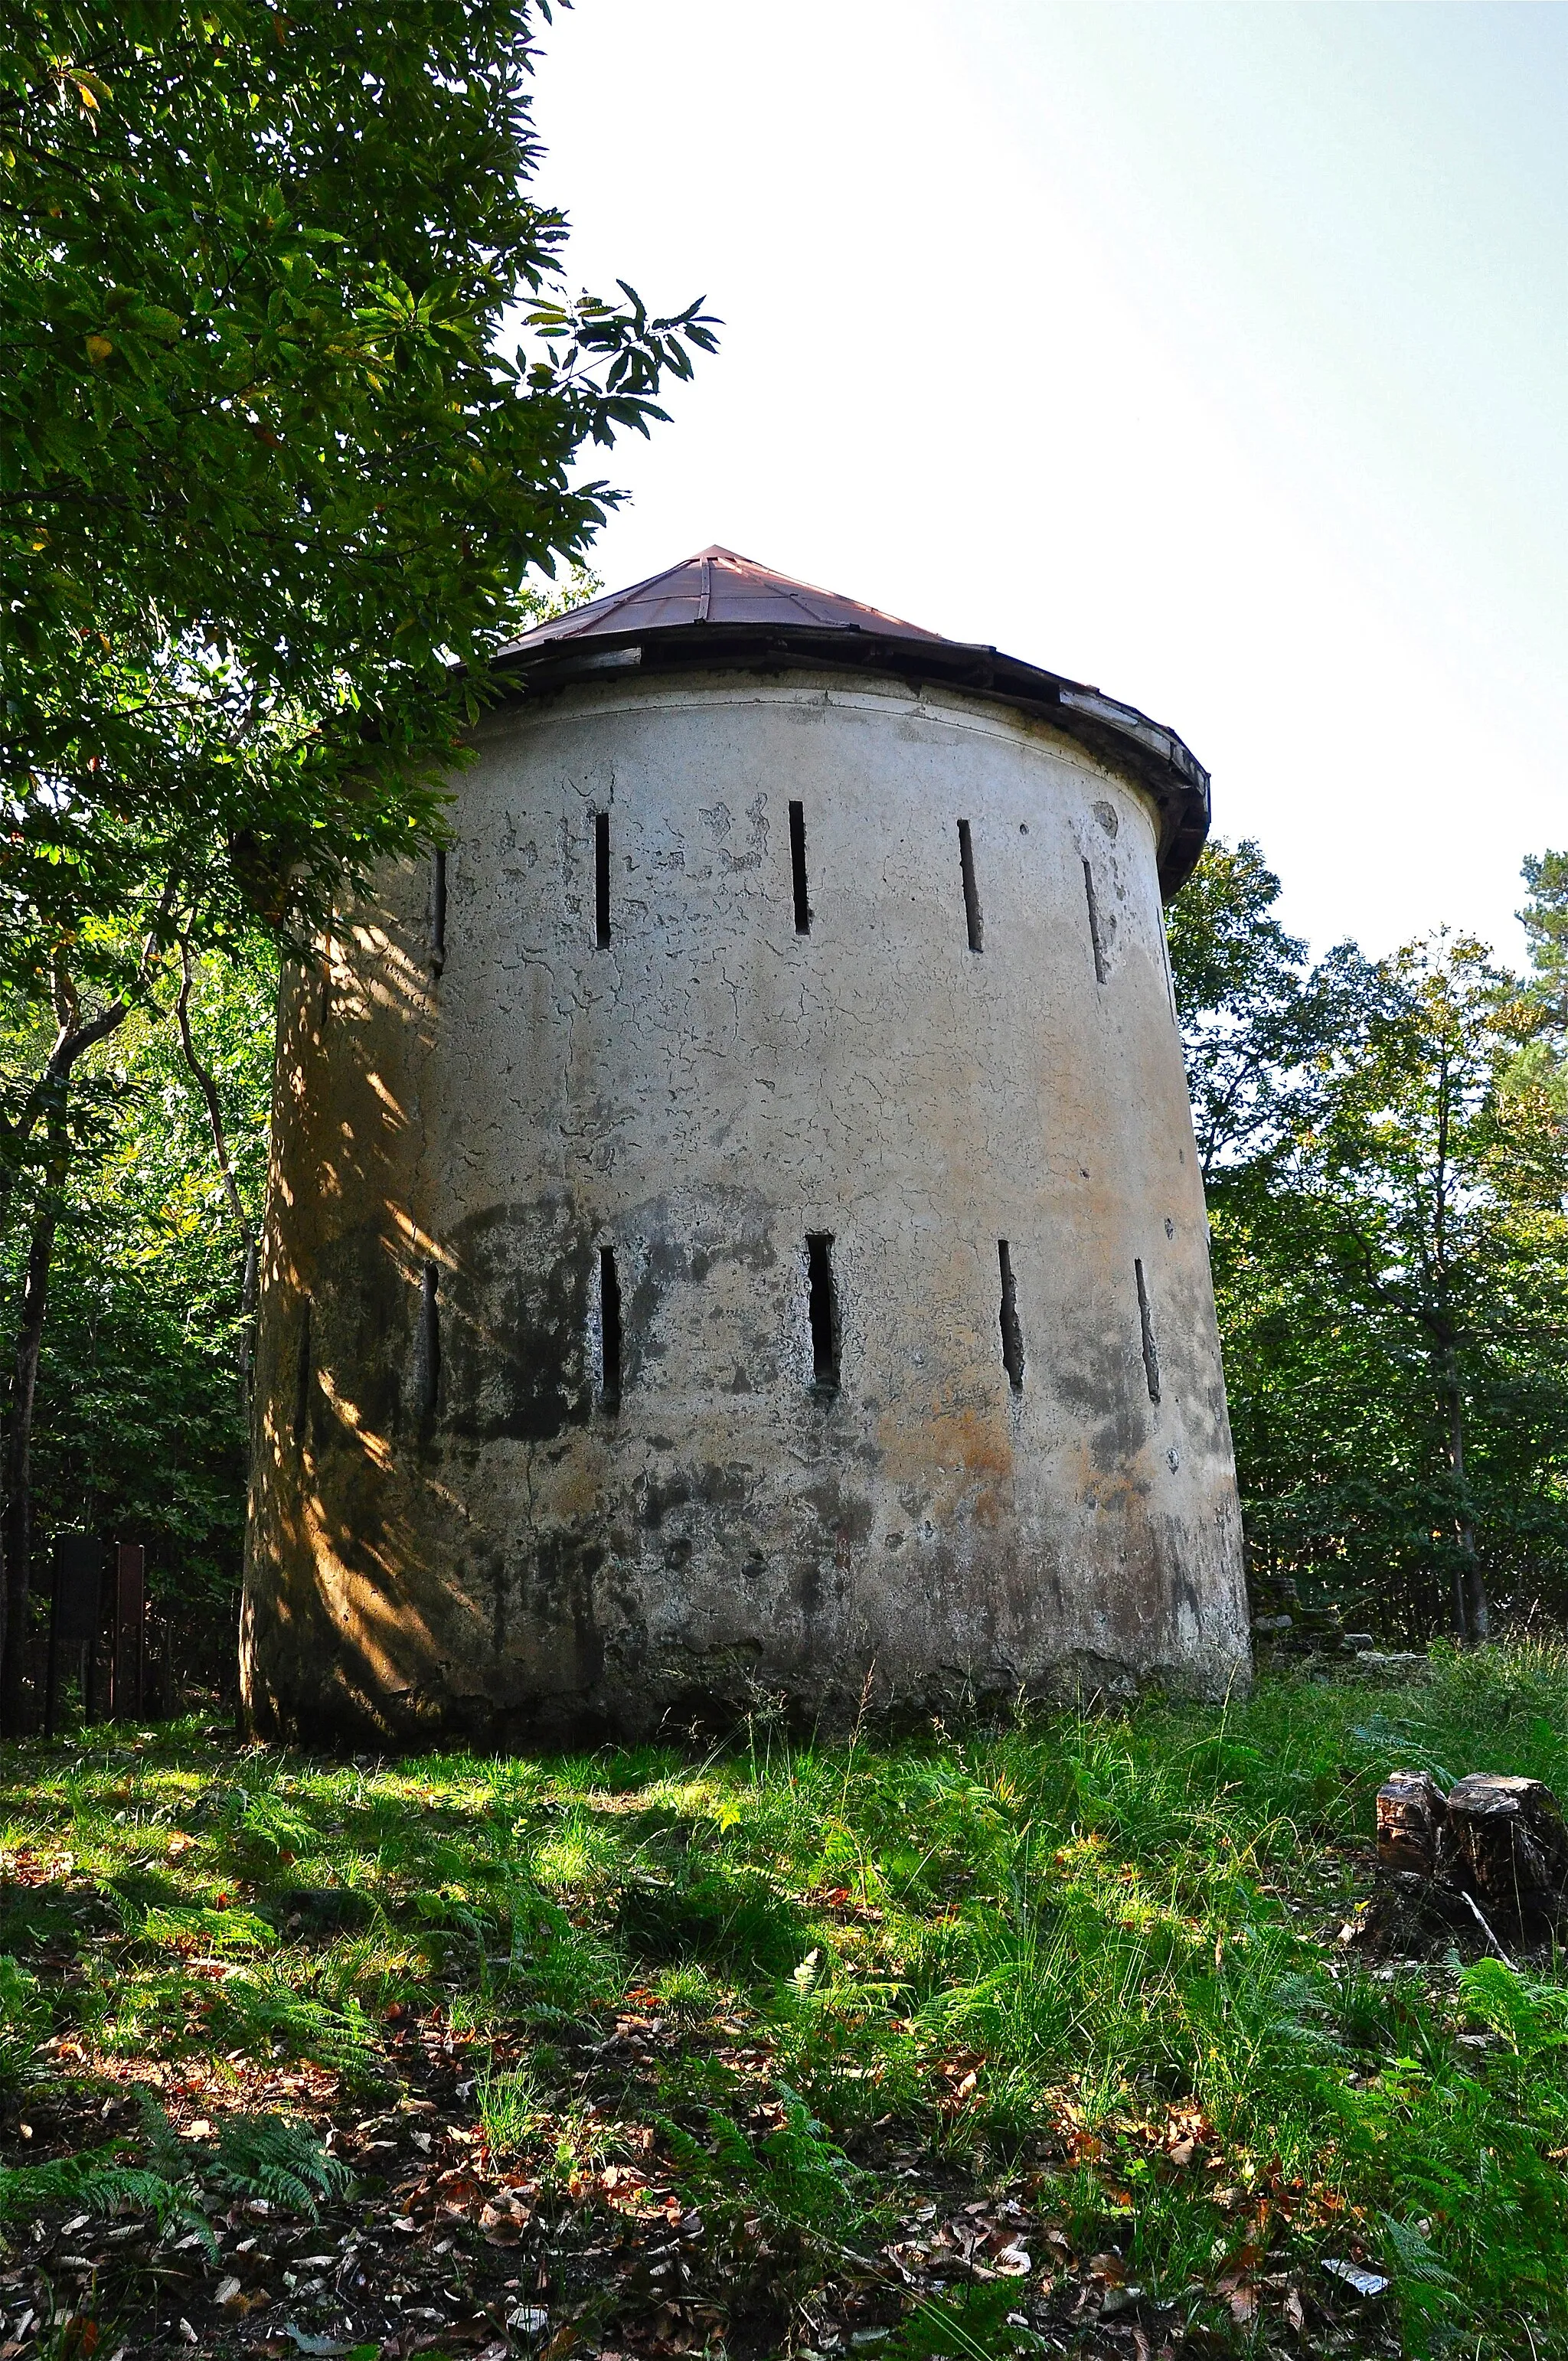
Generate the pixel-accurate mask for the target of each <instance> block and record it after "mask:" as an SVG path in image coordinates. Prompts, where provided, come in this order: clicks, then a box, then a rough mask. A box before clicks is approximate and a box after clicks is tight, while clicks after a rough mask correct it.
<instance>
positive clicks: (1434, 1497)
mask: <svg viewBox="0 0 1568 2361" xmlns="http://www.w3.org/2000/svg"><path fill="white" fill-rule="evenodd" d="M1527 886H1528V889H1529V898H1528V900H1527V902H1526V904H1525V910H1524V917H1525V923H1526V928H1527V932H1528V934H1529V937H1530V941H1531V944H1532V946H1533V950H1534V960H1533V965H1532V972H1530V974H1528V975H1519V974H1516V973H1511V972H1509V971H1508V969H1506V968H1505V967H1503V966H1501V965H1500V964H1499V963H1498V962H1497V961H1495V960H1494V959H1493V958H1492V957H1491V955H1490V954H1489V953H1488V951H1487V950H1486V947H1485V946H1484V945H1482V944H1479V943H1476V942H1474V941H1471V940H1466V939H1456V938H1453V937H1449V936H1445V935H1442V934H1438V935H1435V936H1433V937H1431V939H1427V940H1425V941H1423V942H1418V943H1414V944H1411V945H1409V947H1407V948H1406V949H1404V950H1400V951H1398V952H1397V953H1396V954H1394V955H1393V956H1392V957H1389V958H1387V959H1383V960H1371V959H1367V958H1365V957H1364V956H1363V954H1362V953H1361V952H1360V951H1359V950H1357V949H1356V947H1355V946H1354V944H1353V943H1345V944H1342V945H1340V946H1338V947H1337V948H1336V949H1334V950H1332V951H1331V952H1330V953H1329V954H1328V956H1327V957H1325V958H1323V959H1321V960H1320V961H1316V962H1313V961H1310V960H1309V959H1308V957H1307V954H1306V951H1305V949H1304V947H1303V946H1302V945H1301V944H1300V943H1299V941H1297V940H1295V939H1292V938H1291V937H1290V936H1288V934H1287V933H1286V932H1285V931H1284V929H1283V928H1282V927H1281V926H1280V924H1279V922H1278V920H1277V917H1276V916H1275V915H1274V905H1275V903H1276V900H1277V895H1278V892H1279V887H1278V884H1277V879H1276V878H1275V877H1274V876H1273V875H1272V873H1270V871H1269V870H1268V868H1267V865H1266V862H1265V860H1264V858H1263V855H1262V853H1261V851H1259V849H1258V847H1257V846H1256V845H1255V844H1251V843H1242V844H1239V845H1230V844H1227V843H1225V842H1223V840H1215V841H1214V842H1213V843H1212V844H1211V846H1210V848H1209V850H1208V851H1207V853H1206V854H1205V856H1204V860H1203V862H1202V864H1201V867H1200V869H1199V871H1198V873H1197V875H1196V876H1195V878H1194V879H1193V881H1192V882H1191V884H1190V885H1189V886H1188V887H1187V888H1186V890H1185V891H1184V893H1183V894H1182V895H1181V896H1180V898H1179V900H1178V901H1177V902H1176V904H1175V905H1174V906H1172V908H1171V910H1170V912H1169V914H1168V917H1169V929H1170V940H1171V950H1172V959H1173V965H1174V967H1175V971H1176V974H1177V980H1178V994H1179V1004H1180V1007H1181V1011H1182V1017H1183V1027H1184V1036H1185V1040H1186V1046H1187V1058H1188V1068H1189V1075H1190V1086H1191V1092H1192V1101H1193V1113H1194V1120H1195V1126H1196V1129H1197V1135H1198V1142H1199V1149H1200V1153H1201V1158H1202V1159H1203V1168H1204V1180H1205V1185H1206V1187H1207V1190H1208V1196H1209V1209H1210V1220H1211V1224H1212V1234H1213V1246H1212V1258H1213V1268H1214V1279H1215V1288H1216V1296H1217V1301H1218V1306H1219V1314H1220V1324H1221V1330H1222V1334H1223V1344H1224V1355H1225V1368H1226V1376H1227V1382H1228V1387H1229V1396H1230V1405H1231V1416H1232V1422H1233V1425H1234V1434H1235V1444H1236V1457H1237V1467H1238V1473H1239V1477H1240V1482H1241V1489H1242V1498H1243V1502H1244V1509H1245V1521H1246V1531H1247V1537H1248V1546H1249V1561H1250V1565H1251V1571H1252V1576H1253V1581H1254V1587H1255V1598H1256V1600H1257V1601H1258V1602H1259V1604H1260V1605H1266V1606H1272V1607H1277V1605H1278V1604H1279V1602H1280V1600H1281V1598H1285V1599H1288V1598H1289V1596H1290V1592H1289V1588H1288V1586H1291V1585H1293V1586H1294V1587H1295V1590H1296V1594H1297V1597H1298V1598H1299V1601H1300V1602H1301V1603H1302V1604H1304V1605H1307V1606H1309V1607H1311V1606H1315V1605H1316V1606H1322V1605H1328V1606H1332V1607H1334V1608H1337V1609H1339V1610H1340V1611H1341V1613H1342V1614H1343V1616H1344V1617H1345V1619H1346V1620H1354V1621H1355V1622H1357V1623H1361V1624H1365V1626H1366V1627H1367V1628H1370V1629H1371V1630H1373V1631H1376V1633H1378V1634H1379V1636H1380V1637H1382V1638H1384V1639H1386V1640H1388V1641H1405V1642H1424V1641H1425V1640H1426V1639H1427V1638H1428V1637H1430V1636H1431V1633H1432V1632H1433V1631H1442V1630H1445V1629H1451V1628H1453V1625H1454V1624H1455V1623H1456V1622H1457V1621H1459V1620H1460V1619H1461V1618H1462V1617H1463V1619H1464V1627H1465V1628H1468V1627H1471V1626H1474V1624H1475V1621H1476V1620H1477V1619H1478V1617H1479V1616H1480V1615H1481V1614H1483V1613H1484V1612H1487V1611H1489V1613H1490V1616H1491V1618H1492V1620H1493V1621H1494V1622H1496V1621H1497V1620H1498V1619H1500V1618H1508V1619H1516V1620H1517V1619H1525V1618H1529V1617H1531V1616H1533V1617H1535V1618H1537V1619H1540V1618H1542V1617H1544V1618H1546V1619H1547V1620H1551V1621H1552V1622H1561V1621H1563V1620H1568V1418H1565V1416H1564V1412H1563V1403H1564V1400H1565V1399H1568V1215H1565V1211H1564V1207H1565V1202H1568V857H1565V856H1563V855H1562V854H1549V855H1547V856H1545V857H1543V858H1542V859H1541V860H1538V861H1532V862H1530V865H1529V868H1528V871H1527ZM168 997H169V995H168V994H167V993H166V994H164V996H163V999H162V1000H159V999H157V998H154V999H151V1000H149V1001H148V1004H147V1005H144V1006H141V1007H138V1008H137V1009H136V1010H135V1011H133V1013H132V1015H131V1016H130V1017H129V1018H128V1019H127V1021H126V1024H125V1025H124V1026H123V1027H121V1028H120V1030H119V1031H118V1032H117V1033H116V1035H115V1038H114V1039H113V1040H112V1042H109V1043H105V1044H104V1046H103V1047H102V1048H101V1049H96V1050H94V1051H93V1052H90V1053H89V1070H90V1075H91V1080H92V1083H93V1092H92V1093H91V1104H90V1120H87V1121H85V1122H84V1124H83V1126H82V1136H81V1137H80V1139H79V1141H78V1143H77V1147H76V1151H75V1153H74V1155H73V1158H72V1160H71V1171H70V1180H69V1184H68V1186H67V1188H66V1191H65V1193H64V1203H63V1208H62V1213H61V1219H60V1228H59V1233H58V1237H57V1243H56V1247H55V1259H54V1271H53V1280H52V1286H51V1292H50V1302H49V1320H48V1324H47V1328H46V1331H45V1335H44V1342H43V1349H42V1356H41V1361H40V1367H39V1375H38V1404H37V1421H36V1429H35V1440H34V1467H33V1481H34V1489H35V1499H36V1510H35V1517H36V1522H37V1528H38V1532H39V1533H40V1534H44V1535H52V1534H55V1533H58V1532H66V1531H89V1532H101V1533H104V1535H109V1536H120V1537H123V1538H132V1539H136V1540H138V1541H141V1542H143V1543H145V1544H146V1545H147V1549H148V1567H149V1582H150V1587H151V1588H152V1590H153V1593H154V1595H155V1597H156V1598H159V1600H160V1601H162V1602H163V1604H164V1606H165V1608H166V1609H169V1608H177V1609H178V1617H177V1620H178V1625H179V1638H178V1643H177V1651H176V1653H177V1656H178V1660H179V1671H180V1673H181V1676H182V1677H183V1678H184V1679H185V1680H187V1681H194V1682H196V1683H198V1684H199V1685H201V1686H211V1687H213V1688H214V1689H218V1690H220V1691H221V1690H222V1689H224V1688H225V1686H232V1682H233V1677H234V1675H233V1657H234V1642H235V1631H236V1608H237V1593H238V1586H239V1579H240V1565H241V1554H242V1546H243V1538H244V1519H245V1460H246V1441H245V1422H244V1411H243V1400H242V1397H243V1386H242V1379H241V1369H242V1365H243V1360H244V1343H245V1331H246V1325H247V1312H246V1308H245V1305H244V1301H243V1290H244V1271H245V1262H246V1250H247V1236H246V1235H245V1233H243V1232H242V1230H241V1229H240V1227H239V1224H238V1223H237V1222H236V1209H235V1204H234V1202H233V1200H232V1199H231V1198H230V1196H229V1194H228V1192H227V1190H226V1188H225V1182H224V1180H223V1176H222V1174H221V1172H220V1170H219V1169H218V1167H217V1165H216V1163H215V1160H214V1144H213V1133H212V1126H211V1120H210V1110H209V1107H208V1105H207V1104H206V1100H205V1097H204V1094H203V1087H202V1085H201V1083H200V1082H199V1080H198V1078H197V1075H196V1073H195V1071H194V1070H193V1068H192V1063H191V1062H190V1061H189V1060H187V1058H186V1056H185V1055H184V1052H183V1049H182V1045H181V1034H180V1029H179V1027H178V1024H177V1022H176V1021H175V1018H174V1016H172V1015H171V1014H170V1010H169V1008H168V1006H167V1005H165V1004H166V1002H167V1000H168ZM276 997H277V959H276V953H275V951H274V950H273V948H272V946H271V944H270V942H269V939H268V938H267V937H266V936H265V935H264V934H263V933H262V932H261V931H260V930H259V929H258V930H257V932H256V933H255V935H254V936H253V937H252V938H251V939H249V940H248V941H247V942H246V943H245V944H243V945H236V947H235V949H234V950H233V951H232V952H231V953H230V954H229V955H227V956H225V957H222V958H220V957H216V956H209V957H207V958H206V959H205V960H204V961H203V962H202V963H201V965H200V966H199V968H198V969H197V971H196V973H195V980H194V986H193V989H192V994H191V996H190V1003H189V1015H190V1026H191V1033H192V1047H193V1049H194V1051H195V1054H196V1059H197V1060H198V1062H199V1063H200V1065H201V1066H202V1067H203V1069H204V1070H205V1071H207V1073H208V1074H209V1075H210V1076H211V1078H212V1081H213V1083H214V1088H215V1091H216V1093H217V1096H218V1100H219V1102H220V1104H221V1109H222V1115H223V1124H224V1130H225V1138H226V1141H227V1146H228V1150H229V1155H230V1158H231V1160H232V1174H233V1180H234V1183H235V1187H236V1191H237V1196H238V1201H239V1203H240V1205H241V1206H242V1207H243V1209H244V1212H245V1216H246V1220H247V1224H248V1225H249V1229H250V1231H251V1232H252V1233H254V1231H255V1229H256V1228H257V1227H258V1224H259V1221H260V1216H261V1210H262V1201H263V1193H264V1188H265V1178H266V1166H267V1137H268V1121H269V1104H270V1093H271V1073H272V1048H273V1034H274V1018H275V1005H276ZM5 1015H6V1027H5V1037H4V1054H5V1060H6V1066H7V1071H8V1072H9V1073H12V1074H16V1073H21V1072H25V1071H30V1069H31V1067H32V1065H33V1064H34V1063H36V1060H37V1058H38V1051H39V1047H40V1043H39V1040H38V1032H39V1019H38V1016H37V1014H36V1012H33V1011H31V1010H29V1009H28V1007H27V1004H26V1003H25V1002H22V1001H19V1000H16V999H15V998H13V1000H12V1001H11V1002H10V1003H9V1004H8V1005H7V1008H6V1012H5ZM39 1186H40V1184H39V1183H38V1182H36V1181H35V1182H34V1184H33V1187H32V1191H31V1193H30V1194H29V1190H28V1187H27V1184H26V1183H24V1185H23V1186H22V1188H21V1189H20V1190H19V1191H18V1202H17V1206H16V1215H15V1216H14V1218H13V1220H12V1223H11V1224H10V1228H9V1231H8V1234H7V1236H6V1240H5V1262H4V1266H3V1270H4V1284H5V1315H6V1318H7V1321H8V1323H9V1329H10V1334H11V1335H12V1336H14V1334H15V1329H16V1320H17V1314H18V1310H19V1303H20V1295H21V1290H22V1284H23V1278H24V1271H25V1264H26V1258H27V1245H28V1238H29V1220H28V1208H29V1206H35V1207H36V1203H37V1199H38V1191H39ZM37 1611H38V1610H36V1609H35V1612H37ZM35 1653H37V1649H36V1643H35Z"/></svg>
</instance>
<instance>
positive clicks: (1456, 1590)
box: [1442, 1345, 1492, 1640]
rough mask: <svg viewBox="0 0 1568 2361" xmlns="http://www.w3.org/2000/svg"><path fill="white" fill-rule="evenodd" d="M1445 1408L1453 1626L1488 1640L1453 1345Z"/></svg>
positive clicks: (1462, 1635)
mask: <svg viewBox="0 0 1568 2361" xmlns="http://www.w3.org/2000/svg"><path fill="white" fill-rule="evenodd" d="M1442 1394H1443V1406H1444V1408H1445V1410H1446V1411H1447V1413H1448V1470H1449V1474H1450V1475H1451V1476H1452V1477H1453V1495H1454V1527H1455V1531H1456V1532H1457V1534H1458V1538H1459V1559H1458V1563H1457V1565H1455V1567H1454V1569H1453V1623H1454V1631H1455V1633H1456V1635H1457V1636H1458V1638H1459V1639H1461V1640H1485V1639H1486V1637H1487V1636H1488V1634H1489V1632H1490V1631H1491V1628H1492V1619H1491V1611H1490V1609H1489V1607H1488V1605H1487V1600H1486V1576H1485V1575H1484V1574H1483V1573H1482V1571H1481V1560H1480V1556H1479V1554H1478V1553H1477V1551H1476V1548H1475V1503H1474V1502H1473V1501H1472V1499H1471V1498H1470V1486H1469V1482H1468V1480H1467V1478H1466V1477H1465V1473H1464V1389H1463V1388H1462V1386H1461V1385H1460V1382H1459V1356H1458V1354H1457V1353H1456V1352H1455V1351H1454V1349H1453V1345H1447V1346H1446V1347H1445V1348H1444V1351H1443V1356H1442Z"/></svg>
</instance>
